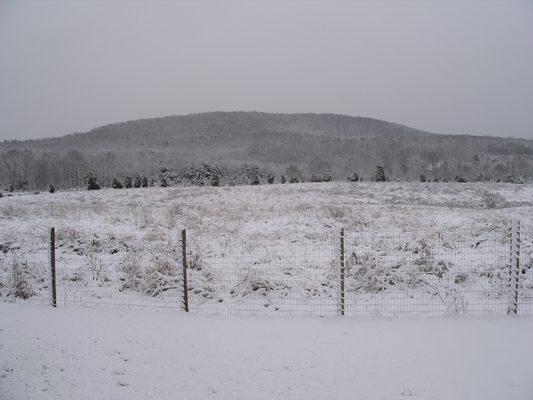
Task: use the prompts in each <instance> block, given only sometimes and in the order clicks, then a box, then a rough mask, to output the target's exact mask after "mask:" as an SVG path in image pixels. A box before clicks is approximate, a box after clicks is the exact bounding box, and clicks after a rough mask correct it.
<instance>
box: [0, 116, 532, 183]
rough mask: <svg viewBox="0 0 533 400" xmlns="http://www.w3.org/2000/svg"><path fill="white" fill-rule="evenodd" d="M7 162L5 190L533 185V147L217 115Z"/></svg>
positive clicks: (108, 134)
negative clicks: (131, 184) (91, 179)
mask: <svg viewBox="0 0 533 400" xmlns="http://www.w3.org/2000/svg"><path fill="white" fill-rule="evenodd" d="M504 134H505V133H502V135H504ZM0 157H1V161H0V183H1V186H0V187H1V188H2V190H5V189H8V188H12V189H14V190H43V189H45V188H47V187H48V186H49V185H50V184H52V185H54V186H55V187H57V188H60V189H67V188H72V187H80V186H83V185H84V184H86V179H85V180H84V177H85V178H86V175H87V173H88V172H91V173H92V174H93V175H94V176H96V177H97V178H98V181H99V184H100V185H102V186H111V185H112V184H113V182H114V181H118V182H121V183H123V182H124V179H125V178H127V177H130V178H132V180H133V179H134V178H135V177H136V176H137V177H140V178H144V177H146V178H147V180H148V181H149V184H158V185H160V184H164V183H165V182H164V181H162V180H163V179H164V180H165V181H166V183H167V184H172V183H176V184H180V183H182V184H189V183H190V184H215V185H216V184H219V185H223V184H243V183H256V184H257V182H256V181H259V182H258V183H266V182H269V181H274V182H280V181H281V180H282V176H283V177H284V178H285V179H286V180H287V181H289V180H290V179H293V181H295V180H297V181H310V180H316V181H320V180H329V179H333V180H346V179H347V178H353V177H354V175H356V176H357V177H358V178H360V179H365V180H372V179H375V176H376V167H377V165H380V166H383V170H384V173H385V176H386V179H387V180H418V179H422V178H423V179H428V180H439V181H440V180H452V179H456V178H457V177H461V178H462V179H465V180H506V179H507V180H509V179H511V177H512V179H514V178H516V179H519V180H523V181H526V180H529V179H531V178H532V177H533V141H532V140H526V139H513V138H499V137H488V136H469V135H442V134H432V133H428V132H423V131H420V130H416V129H412V128H409V127H406V126H402V125H398V124H394V123H390V122H385V121H380V120H376V119H371V118H362V117H350V116H344V115H334V114H269V113H259V112H213V113H203V114H191V115H184V116H170V117H162V118H152V119H141V120H136V121H129V122H122V123H115V124H109V125H105V126H102V127H99V128H95V129H93V130H91V131H89V132H86V133H74V134H71V135H66V136H63V137H56V138H47V139H39V140H27V141H17V140H10V141H4V142H2V143H0ZM206 171H207V172H206ZM250 171H255V172H253V173H251V172H250ZM202 174H204V175H205V176H204V175H202ZM200 182H201V183H200Z"/></svg>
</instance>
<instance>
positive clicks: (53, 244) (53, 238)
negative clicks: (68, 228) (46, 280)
mask: <svg viewBox="0 0 533 400" xmlns="http://www.w3.org/2000/svg"><path fill="white" fill-rule="evenodd" d="M50 269H51V272H52V307H57V293H56V229H55V228H50Z"/></svg>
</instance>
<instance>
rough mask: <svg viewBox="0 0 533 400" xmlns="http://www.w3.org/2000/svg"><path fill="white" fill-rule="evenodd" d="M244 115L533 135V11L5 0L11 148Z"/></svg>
mask: <svg viewBox="0 0 533 400" xmlns="http://www.w3.org/2000/svg"><path fill="white" fill-rule="evenodd" d="M233 110H258V111H266V112H331V113H340V114H348V115H354V116H367V117H373V118H379V119H384V120H387V121H393V122H397V123H401V124H404V125H408V126H412V127H415V128H419V129H423V130H428V131H431V132H437V133H464V134H487V135H494V136H515V137H527V138H532V139H533V2H531V1H529V2H526V1H501V2H497V1H484V2H482V1H477V2H464V1H461V2H459V1H457V2H456V1H433V2H432V1H375V2H359V1H358V2H348V1H345V2H332V1H324V2H318V1H317V2H282V1H276V2H272V1H269V2H267V1H264V2H260V1H254V2H253V1H243V2H153V1H151V2H148V1H145V2H142V1H138V2H131V1H128V2H126V1H124V2H121V1H113V2H110V1H108V2H88V1H87V2H81V1H80V2H76V1H68V2H66V1H35V2H33V1H13V2H11V1H7V2H6V1H0V140H1V139H27V138H38V137H45V136H62V135H65V134H68V133H72V132H84V131H87V130H89V129H91V128H93V127H96V126H100V125H104V124H107V123H111V122H120V121H125V120H131V119H138V118H149V117H156V116H164V115H172V114H187V113H196V112H204V111H233Z"/></svg>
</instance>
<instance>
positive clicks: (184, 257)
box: [181, 229, 189, 312]
mask: <svg viewBox="0 0 533 400" xmlns="http://www.w3.org/2000/svg"><path fill="white" fill-rule="evenodd" d="M181 254H182V261H183V268H182V269H183V309H184V310H185V312H189V288H188V282H187V231H186V230H185V229H184V230H182V231H181Z"/></svg>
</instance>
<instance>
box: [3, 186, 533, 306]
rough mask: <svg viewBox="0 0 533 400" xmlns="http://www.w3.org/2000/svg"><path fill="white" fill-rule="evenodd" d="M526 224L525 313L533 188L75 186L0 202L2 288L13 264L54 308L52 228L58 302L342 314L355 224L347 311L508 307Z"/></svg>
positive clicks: (531, 284)
mask: <svg viewBox="0 0 533 400" xmlns="http://www.w3.org/2000/svg"><path fill="white" fill-rule="evenodd" d="M510 219H516V220H519V221H520V222H521V226H522V231H521V232H522V236H521V240H522V244H521V253H520V261H521V265H522V266H523V267H524V273H523V274H522V275H521V278H520V279H521V288H522V290H521V292H520V293H521V298H520V300H521V301H522V302H523V303H524V304H526V305H525V306H523V307H519V311H521V312H522V311H527V312H528V313H531V312H533V269H532V268H531V264H532V262H533V246H532V242H533V240H532V238H533V234H532V232H533V185H513V184H499V183H481V182H480V183H429V182H428V183H418V182H416V183H415V182H413V183H406V182H401V183H336V182H334V183H314V184H313V183H306V184H294V185H289V184H286V185H264V186H239V187H220V188H212V187H203V188H199V187H173V188H146V189H127V190H126V189H124V190H112V189H105V190H101V191H93V192H88V191H70V192H59V193H55V194H49V193H41V194H38V195H34V194H25V195H14V196H12V197H3V198H2V199H0V224H1V226H2V230H1V233H0V244H1V245H2V252H0V295H1V297H2V298H3V299H4V300H8V301H12V300H13V295H10V292H12V290H11V287H12V282H11V281H12V278H11V275H12V273H11V271H12V270H13V265H15V264H17V265H18V267H19V269H20V270H21V276H23V277H24V278H25V280H26V281H27V283H28V286H29V290H30V292H31V293H32V294H33V296H32V297H31V298H30V299H29V300H28V301H29V302H37V303H47V302H49V300H50V283H49V265H48V252H49V245H48V241H49V237H48V235H49V231H48V230H49V228H50V227H51V226H55V227H56V232H57V243H56V245H57V250H56V255H57V268H58V300H59V304H60V305H75V304H77V305H108V306H118V307H122V308H124V307H127V308H144V309H161V308H163V309H176V308H180V307H181V298H182V291H181V287H182V281H181V276H182V275H181V254H180V251H181V249H180V242H179V239H180V237H179V233H180V231H181V229H184V228H186V229H187V232H188V237H189V246H188V250H189V266H190V267H191V268H190V275H189V279H190V282H189V283H190V284H189V290H190V293H189V294H190V298H191V310H192V311H196V312H217V313H218V312H231V313H233V312H238V313H246V314H248V313H256V314H277V315H299V314H314V315H335V314H336V313H337V311H338V304H339V287H340V283H339V273H340V272H339V265H340V264H339V233H340V230H341V228H344V229H345V232H346V240H345V256H346V277H345V278H346V282H345V287H346V299H345V303H346V313H347V314H348V315H366V314H379V315H406V314H407V315H442V314H448V313H471V314H490V313H505V312H506V311H507V307H508V303H509V294H508V282H509V276H508V275H509V274H508V263H509V237H508V236H509V234H508V221H509V220H510Z"/></svg>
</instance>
